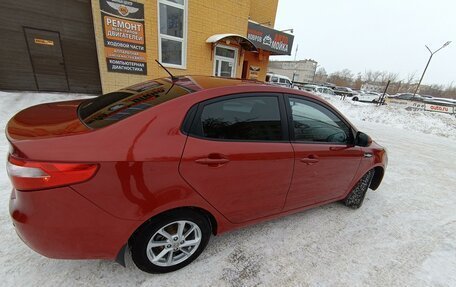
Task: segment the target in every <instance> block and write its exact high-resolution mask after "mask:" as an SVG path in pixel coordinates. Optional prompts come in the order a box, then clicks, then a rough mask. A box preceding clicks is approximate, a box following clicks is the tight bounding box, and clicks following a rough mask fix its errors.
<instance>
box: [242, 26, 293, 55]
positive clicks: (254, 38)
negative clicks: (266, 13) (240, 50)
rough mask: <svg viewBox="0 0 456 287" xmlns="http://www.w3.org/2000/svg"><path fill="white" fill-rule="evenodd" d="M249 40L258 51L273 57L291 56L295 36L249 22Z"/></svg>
mask: <svg viewBox="0 0 456 287" xmlns="http://www.w3.org/2000/svg"><path fill="white" fill-rule="evenodd" d="M247 39H248V40H250V41H251V42H252V43H253V44H254V45H255V47H257V48H258V49H262V50H265V51H269V52H271V55H291V48H292V46H293V39H294V36H293V35H290V34H287V33H284V32H281V31H278V30H274V29H272V28H269V27H266V26H263V25H260V24H258V23H255V22H252V21H249V25H248V28H247Z"/></svg>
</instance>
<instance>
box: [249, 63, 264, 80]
mask: <svg viewBox="0 0 456 287" xmlns="http://www.w3.org/2000/svg"><path fill="white" fill-rule="evenodd" d="M260 70H261V69H260V67H259V66H249V79H250V80H257V79H258V74H259V73H260Z"/></svg>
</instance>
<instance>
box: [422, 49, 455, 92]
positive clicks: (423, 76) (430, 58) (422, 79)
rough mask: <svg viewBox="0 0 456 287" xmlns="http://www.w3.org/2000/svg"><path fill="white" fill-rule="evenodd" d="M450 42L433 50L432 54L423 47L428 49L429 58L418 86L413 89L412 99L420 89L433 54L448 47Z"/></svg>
mask: <svg viewBox="0 0 456 287" xmlns="http://www.w3.org/2000/svg"><path fill="white" fill-rule="evenodd" d="M450 43H451V41H447V42H446V43H445V44H443V46H442V47H440V48H438V49H437V50H435V51H434V52H432V51H431V49H429V47H428V46H426V45H425V47H426V49H428V51H429V53H431V56H429V60H428V62H427V64H426V67H425V68H424V71H423V74H422V75H421V78H420V81H419V82H418V86H416V89H415V92H414V93H413V98H414V97H415V95H416V93H417V92H418V89H419V88H420V85H421V81H422V80H423V78H424V74H425V73H426V70H427V68H428V66H429V63H430V62H431V60H432V56H434V54H435V53H437V52H438V51H440V50H442V49H443V48H445V47H446V46H448V45H450Z"/></svg>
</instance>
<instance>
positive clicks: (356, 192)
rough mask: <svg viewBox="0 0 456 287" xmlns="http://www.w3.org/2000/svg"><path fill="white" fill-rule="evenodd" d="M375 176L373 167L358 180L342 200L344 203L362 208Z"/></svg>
mask: <svg viewBox="0 0 456 287" xmlns="http://www.w3.org/2000/svg"><path fill="white" fill-rule="evenodd" d="M373 177H374V170H373V169H371V170H369V171H368V172H367V173H366V174H365V175H364V176H363V177H362V178H361V179H360V180H359V181H358V183H357V184H356V185H355V187H354V188H353V189H352V191H351V192H350V193H349V194H348V195H347V197H345V198H344V199H343V200H342V202H343V204H345V206H347V207H350V208H352V209H358V208H360V207H361V205H362V204H363V201H364V197H365V195H366V192H367V189H368V188H369V186H370V184H371V181H372V178H373Z"/></svg>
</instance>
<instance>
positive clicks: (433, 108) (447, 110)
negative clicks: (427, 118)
mask: <svg viewBox="0 0 456 287" xmlns="http://www.w3.org/2000/svg"><path fill="white" fill-rule="evenodd" d="M424 109H425V110H426V111H430V112H439V113H445V114H452V113H454V107H449V106H442V105H435V104H426V106H425V108H424Z"/></svg>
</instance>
